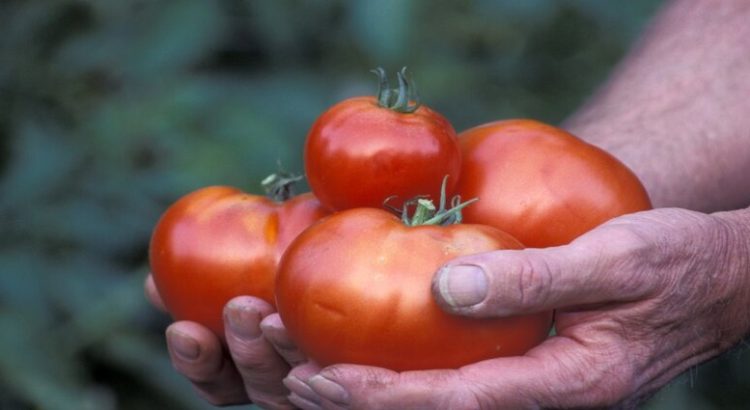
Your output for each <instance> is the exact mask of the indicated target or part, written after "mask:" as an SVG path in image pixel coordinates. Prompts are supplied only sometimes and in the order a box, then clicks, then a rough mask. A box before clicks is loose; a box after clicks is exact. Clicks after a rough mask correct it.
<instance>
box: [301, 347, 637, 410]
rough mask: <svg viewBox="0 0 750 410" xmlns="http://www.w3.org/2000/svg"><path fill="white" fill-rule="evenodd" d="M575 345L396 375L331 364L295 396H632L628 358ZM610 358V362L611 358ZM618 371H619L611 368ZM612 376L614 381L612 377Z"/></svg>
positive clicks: (577, 403) (596, 402) (563, 400)
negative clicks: (446, 368)
mask: <svg viewBox="0 0 750 410" xmlns="http://www.w3.org/2000/svg"><path fill="white" fill-rule="evenodd" d="M604 353H605V351H604V350H602V351H597V353H596V354H592V353H591V351H590V350H589V349H588V348H586V347H584V346H583V345H581V344H579V343H578V342H575V341H574V340H573V339H567V338H559V337H558V338H553V339H550V340H549V341H548V342H545V344H543V345H541V346H540V347H538V348H537V349H535V350H534V351H533V353H531V354H530V355H526V356H520V357H508V358H499V359H493V360H487V361H484V362H480V363H476V364H472V365H470V366H466V367H463V368H461V369H457V370H429V371H414V372H403V373H397V372H393V371H390V370H386V369H382V368H375V367H368V366H357V365H336V366H331V367H328V368H325V369H323V370H321V371H320V372H319V373H317V374H315V375H313V376H311V377H309V376H308V377H307V379H304V378H303V377H305V376H298V375H297V374H296V372H297V369H295V370H293V372H292V374H291V375H290V377H297V378H299V379H300V380H302V381H304V383H303V384H304V385H306V386H305V387H303V386H300V385H298V384H293V383H289V384H287V385H288V386H289V388H290V390H291V391H292V395H293V396H294V395H297V396H299V397H301V398H304V402H301V403H303V404H307V403H312V404H313V405H315V406H318V407H309V408H325V409H348V408H367V409H393V408H408V409H438V408H440V409H443V408H445V409H459V410H461V409H478V408H524V409H525V408H577V407H587V408H588V407H609V406H611V405H614V404H616V403H618V402H619V401H620V400H621V399H622V398H623V397H626V396H628V395H629V394H631V393H632V391H633V390H634V387H635V385H636V384H635V383H634V382H633V380H632V379H631V378H629V377H625V376H622V377H618V375H629V374H633V373H631V372H629V370H630V368H631V367H632V366H630V367H628V366H627V363H628V361H627V357H625V355H624V354H622V353H620V354H618V355H617V356H616V357H612V356H611V355H610V356H608V357H599V354H604ZM613 359H614V360H613ZM615 366H624V367H620V368H615ZM613 373H614V376H613Z"/></svg>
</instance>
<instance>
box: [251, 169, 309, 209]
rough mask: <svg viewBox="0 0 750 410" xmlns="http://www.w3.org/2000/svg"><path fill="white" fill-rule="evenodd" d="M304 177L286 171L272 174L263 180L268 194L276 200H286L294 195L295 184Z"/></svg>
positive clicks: (262, 182) (262, 183)
mask: <svg viewBox="0 0 750 410" xmlns="http://www.w3.org/2000/svg"><path fill="white" fill-rule="evenodd" d="M302 178H304V177H303V176H302V175H292V174H289V173H286V172H281V171H280V172H277V173H274V174H271V175H269V176H267V177H265V178H264V179H263V181H261V183H260V184H261V185H262V186H263V189H264V190H265V191H266V196H267V197H269V198H270V199H272V200H273V201H274V202H279V203H281V202H284V201H286V200H288V199H290V198H291V197H293V196H294V189H293V188H294V184H296V183H297V182H299V181H301V180H302Z"/></svg>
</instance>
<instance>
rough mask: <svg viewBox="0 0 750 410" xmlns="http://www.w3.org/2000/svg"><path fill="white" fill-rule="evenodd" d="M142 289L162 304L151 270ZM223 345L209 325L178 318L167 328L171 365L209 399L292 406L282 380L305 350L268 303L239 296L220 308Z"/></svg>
mask: <svg viewBox="0 0 750 410" xmlns="http://www.w3.org/2000/svg"><path fill="white" fill-rule="evenodd" d="M145 290H146V295H147V296H148V299H149V300H150V301H151V303H152V304H153V305H154V306H156V307H157V308H160V309H162V310H164V303H163V302H162V300H161V298H160V297H159V294H158V292H157V291H156V287H155V286H154V281H153V278H152V277H151V275H149V276H148V277H147V278H146V283H145ZM224 324H225V328H226V333H225V336H226V345H227V347H228V350H229V352H228V353H229V354H227V352H225V351H224V348H223V347H222V343H221V341H220V340H219V338H218V337H217V336H216V335H215V334H213V333H212V332H211V331H210V330H208V328H206V327H203V326H201V325H200V324H198V323H195V322H189V321H179V322H175V323H173V324H171V325H170V326H169V327H168V328H167V331H166V335H167V346H168V348H169V355H170V357H171V359H172V364H173V365H174V367H175V369H177V371H178V372H179V373H181V374H182V375H184V376H185V377H187V378H188V380H190V381H191V382H192V383H193V386H194V387H195V389H196V390H197V391H198V393H199V394H200V395H201V396H202V397H203V398H205V399H206V400H207V401H208V402H210V403H211V404H214V405H217V406H218V405H229V404H241V403H250V402H252V403H255V404H258V405H259V406H261V407H263V408H266V409H288V408H293V406H292V405H291V403H290V402H289V401H288V400H287V395H288V394H289V391H288V390H287V388H286V387H284V385H283V384H282V380H283V379H284V377H285V376H286V375H287V373H288V372H289V369H290V367H291V366H293V365H297V364H300V363H302V362H304V360H305V359H304V356H303V355H302V354H301V353H300V352H299V351H298V350H297V348H296V347H295V346H294V344H292V343H291V341H290V340H289V338H288V337H287V335H286V331H285V329H284V327H283V326H282V325H281V320H280V319H279V315H278V314H276V313H274V310H273V307H272V306H271V305H269V304H268V303H266V302H264V301H263V300H261V299H258V298H253V297H250V296H240V297H237V298H234V299H232V300H230V301H229V303H227V305H226V307H225V308H224Z"/></svg>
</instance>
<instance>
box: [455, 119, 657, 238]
mask: <svg viewBox="0 0 750 410" xmlns="http://www.w3.org/2000/svg"><path fill="white" fill-rule="evenodd" d="M459 140H460V142H461V149H462V155H463V160H462V166H461V181H460V182H459V185H458V187H457V191H458V192H459V193H460V194H461V195H462V196H464V197H466V198H480V201H479V202H478V203H477V204H475V205H474V206H471V207H469V208H467V209H466V211H465V212H464V220H465V221H466V222H468V223H481V224H486V225H491V226H494V227H496V228H498V229H501V230H503V231H505V232H508V233H509V234H511V235H513V236H514V237H516V238H517V239H518V240H519V241H521V243H523V244H524V245H525V246H528V247H535V248H536V247H539V248H543V247H548V246H557V245H563V244H566V243H569V242H570V241H572V240H573V239H575V238H577V237H578V236H580V235H582V234H584V233H585V232H588V231H590V230H591V229H593V228H594V227H596V226H598V225H600V224H602V223H604V222H606V221H607V220H609V219H612V218H614V217H616V216H620V215H624V214H628V213H632V212H637V211H642V210H646V209H651V201H650V200H649V197H648V194H647V193H646V190H645V189H644V188H643V185H642V184H641V182H640V181H639V180H638V178H637V177H636V176H635V174H633V172H632V171H630V170H629V169H628V168H627V167H626V166H625V165H623V164H622V163H621V162H620V161H618V160H617V159H616V158H615V157H613V156H612V155H610V154H609V153H607V152H606V151H604V150H601V149H599V148H597V147H595V146H593V145H591V144H588V143H586V142H584V141H583V140H580V139H578V138H576V137H575V136H574V135H572V134H570V133H568V132H566V131H564V130H562V129H560V128H556V127H553V126H551V125H547V124H543V123H541V122H538V121H533V120H506V121H496V122H492V123H487V124H483V125H480V126H477V127H474V128H471V129H469V130H467V131H464V132H462V133H461V134H460V137H459Z"/></svg>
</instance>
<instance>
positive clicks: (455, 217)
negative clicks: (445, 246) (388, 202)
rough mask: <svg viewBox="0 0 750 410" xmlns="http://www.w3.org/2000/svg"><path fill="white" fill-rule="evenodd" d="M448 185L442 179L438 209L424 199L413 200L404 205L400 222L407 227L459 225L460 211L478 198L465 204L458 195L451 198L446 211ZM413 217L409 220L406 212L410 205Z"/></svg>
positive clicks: (446, 178) (444, 179) (445, 179)
mask: <svg viewBox="0 0 750 410" xmlns="http://www.w3.org/2000/svg"><path fill="white" fill-rule="evenodd" d="M447 183H448V176H446V177H445V178H443V183H442V185H441V186H440V207H439V208H435V204H434V203H433V202H432V201H431V200H429V199H426V198H415V199H412V200H410V201H406V202H405V203H404V209H403V210H402V213H401V220H402V221H403V222H404V224H405V225H407V226H423V225H443V226H445V225H453V224H458V223H461V220H462V216H461V211H462V210H463V209H464V208H466V207H467V206H469V205H471V204H473V203H474V202H476V201H478V200H479V198H473V199H470V200H468V201H466V202H461V197H460V196H459V195H456V196H454V197H453V198H451V207H450V209H446V207H445V204H446V192H445V188H446V185H447ZM415 204H416V208H415V209H414V215H413V216H412V217H411V218H409V215H408V213H409V212H408V210H409V206H410V205H415Z"/></svg>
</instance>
